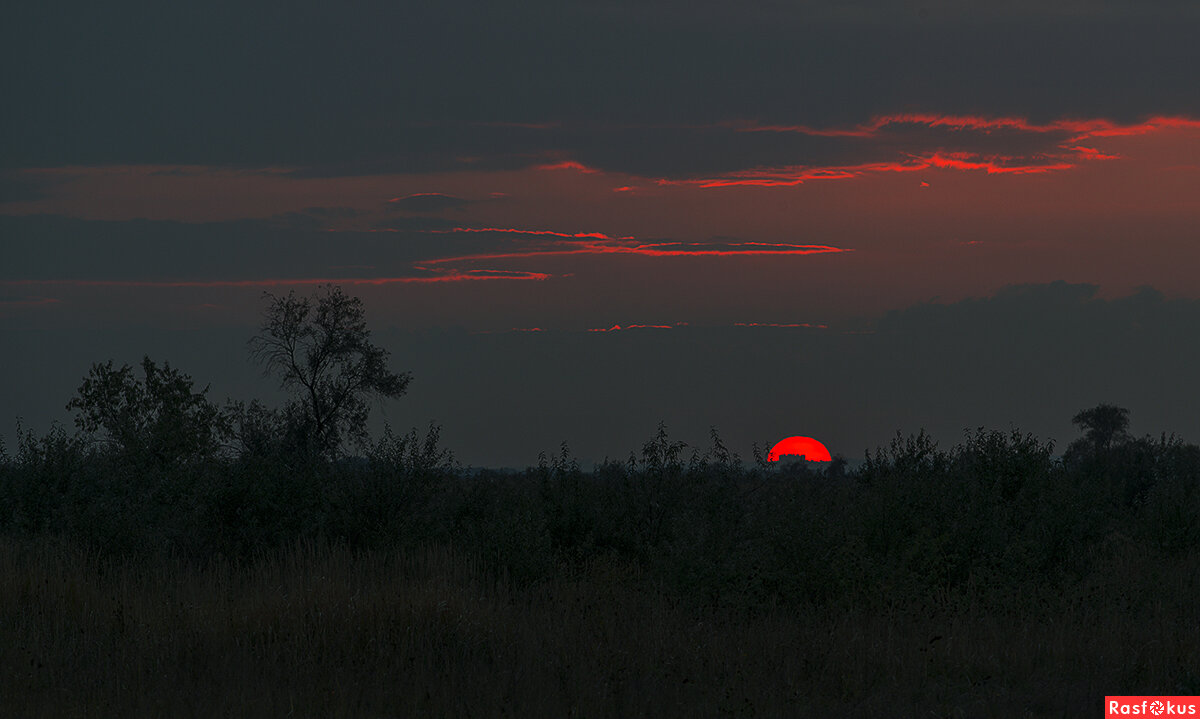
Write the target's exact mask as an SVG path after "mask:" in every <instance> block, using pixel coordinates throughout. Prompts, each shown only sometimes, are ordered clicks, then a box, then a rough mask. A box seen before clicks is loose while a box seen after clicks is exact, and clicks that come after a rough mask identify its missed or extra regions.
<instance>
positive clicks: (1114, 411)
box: [1071, 404, 1129, 451]
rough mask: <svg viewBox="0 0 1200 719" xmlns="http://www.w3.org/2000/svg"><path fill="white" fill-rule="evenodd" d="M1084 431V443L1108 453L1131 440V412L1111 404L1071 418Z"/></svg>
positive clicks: (1084, 411) (1093, 408) (1086, 410)
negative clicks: (1116, 446)
mask: <svg viewBox="0 0 1200 719" xmlns="http://www.w3.org/2000/svg"><path fill="white" fill-rule="evenodd" d="M1071 423H1072V424H1074V425H1075V426H1076V427H1079V428H1080V429H1081V430H1083V432H1084V435H1083V441H1084V442H1085V443H1086V444H1088V445H1090V447H1091V448H1092V449H1093V450H1096V451H1107V450H1109V449H1112V448H1113V447H1114V446H1115V445H1117V444H1121V443H1123V442H1126V441H1128V440H1129V432H1128V430H1129V410H1127V409H1125V408H1124V407H1117V406H1116V405H1111V404H1099V405H1096V406H1095V407H1092V408H1091V409H1085V410H1083V411H1082V412H1080V413H1079V414H1077V415H1075V416H1074V417H1072V418H1071Z"/></svg>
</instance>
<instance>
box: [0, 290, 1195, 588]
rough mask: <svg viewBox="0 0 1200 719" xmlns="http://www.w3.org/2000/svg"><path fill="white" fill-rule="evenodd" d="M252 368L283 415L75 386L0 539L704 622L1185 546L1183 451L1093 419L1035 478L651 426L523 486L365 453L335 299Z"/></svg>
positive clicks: (435, 447) (377, 382)
mask: <svg viewBox="0 0 1200 719" xmlns="http://www.w3.org/2000/svg"><path fill="white" fill-rule="evenodd" d="M268 299H269V303H268V304H269V306H268V310H267V312H266V317H265V320H264V323H263V329H262V333H261V334H260V335H259V336H258V337H256V338H254V340H252V343H251V349H252V352H254V354H255V356H256V357H258V358H259V359H261V360H262V361H263V363H264V366H265V368H266V369H267V371H268V372H269V373H270V374H273V375H274V376H275V377H276V378H277V379H278V380H279V381H280V383H281V384H282V385H283V386H284V387H285V388H288V389H291V390H292V391H293V398H292V400H291V401H290V402H289V403H287V404H285V405H284V406H283V407H280V408H268V407H266V406H264V405H262V404H261V403H259V402H256V401H255V402H250V403H244V402H240V401H227V402H226V403H225V404H224V405H223V406H218V405H217V404H214V403H213V402H212V401H211V400H210V399H209V398H208V397H207V390H199V391H197V389H196V388H195V387H194V385H193V382H192V380H191V378H190V377H189V376H187V375H186V374H183V373H182V372H180V371H178V370H176V369H174V368H172V367H170V366H169V365H165V364H164V365H162V366H160V365H158V364H156V363H155V362H153V361H152V360H150V359H149V358H147V359H145V360H144V361H143V362H142V366H141V368H140V369H141V372H140V375H141V376H140V377H139V376H138V372H137V371H135V369H134V368H131V367H128V366H124V367H119V368H117V367H114V366H113V364H112V363H111V362H109V363H105V364H96V365H94V366H93V367H92V368H91V371H90V373H89V374H88V376H87V377H86V378H85V380H84V381H83V383H82V384H81V386H80V387H79V389H78V391H77V393H76V395H75V396H74V397H73V398H71V400H70V402H69V403H68V405H67V407H68V409H70V410H72V411H73V412H74V413H75V425H76V431H75V432H73V433H72V432H68V431H67V430H66V429H64V428H62V427H56V428H54V429H52V430H51V431H50V432H48V433H47V434H45V435H40V436H39V435H36V434H34V433H33V432H31V431H21V430H18V434H19V436H18V441H17V449H16V452H15V454H14V455H12V456H9V455H8V454H6V453H5V452H4V449H3V443H0V534H4V535H7V536H10V537H17V538H20V537H41V538H44V537H59V538H63V539H65V540H68V541H71V542H76V543H82V544H85V545H87V546H90V547H94V548H96V549H97V550H98V551H101V552H105V553H114V554H126V555H140V554H153V555H162V554H168V555H172V556H175V557H181V558H184V559H186V560H188V561H196V562H201V563H203V562H207V561H210V560H212V559H213V558H218V557H223V558H226V559H228V558H237V557H248V556H251V555H256V554H262V553H269V552H273V551H275V550H277V549H279V548H280V547H284V546H289V545H294V543H295V542H296V541H316V542H322V543H328V544H331V545H338V546H342V547H345V548H349V549H356V548H364V549H365V548H372V549H374V548H424V547H430V546H449V547H453V548H454V549H455V550H456V551H462V552H467V553H470V554H472V555H474V556H477V557H479V558H480V559H481V560H482V561H483V562H485V564H486V565H487V566H489V567H490V568H491V571H494V572H497V573H503V574H505V575H506V576H508V577H509V578H510V579H511V580H513V581H518V582H539V581H542V580H548V579H551V578H560V577H562V576H563V575H564V573H566V574H567V575H570V574H571V573H573V572H576V571H580V570H583V569H585V568H587V567H594V566H595V565H596V564H597V563H604V564H607V565H611V566H619V567H624V568H625V569H626V570H628V574H629V576H631V577H632V576H637V577H641V578H642V581H648V582H651V583H653V584H654V585H655V586H658V587H660V588H663V589H664V590H667V591H669V592H671V593H676V594H678V595H680V596H688V597H691V598H694V599H696V600H698V601H700V602H703V603H706V604H718V605H741V606H761V605H763V604H770V603H784V604H804V603H809V604H813V603H816V604H821V603H829V602H846V601H855V602H860V603H867V604H871V603H878V602H888V601H892V600H896V599H903V598H909V599H916V600H919V601H926V600H929V599H930V598H937V601H940V602H952V601H958V600H960V599H961V600H969V601H974V600H977V599H983V600H985V601H1006V600H1005V599H1004V598H1006V597H1021V598H1022V601H1035V602H1036V601H1038V597H1044V598H1047V599H1048V600H1050V599H1052V598H1053V597H1055V596H1057V595H1058V594H1059V593H1060V591H1061V590H1063V589H1065V588H1067V587H1069V586H1071V585H1078V584H1079V583H1080V582H1086V581H1096V577H1097V576H1100V574H1103V573H1104V572H1106V571H1108V570H1109V569H1111V568H1112V567H1116V566H1119V565H1120V564H1121V562H1126V563H1129V562H1137V563H1140V564H1141V565H1142V566H1158V565H1156V564H1155V563H1156V562H1158V563H1159V564H1161V566H1168V565H1170V564H1172V563H1177V562H1178V561H1180V560H1183V559H1186V558H1187V557H1189V556H1194V555H1195V552H1196V550H1197V548H1198V546H1200V447H1197V446H1196V445H1193V444H1186V443H1184V442H1183V441H1182V440H1180V439H1178V438H1175V437H1173V436H1171V437H1168V436H1165V435H1164V436H1161V437H1159V438H1158V439H1153V438H1149V437H1145V438H1135V437H1133V436H1131V435H1130V434H1129V432H1128V426H1129V418H1128V412H1127V411H1126V410H1124V409H1121V408H1118V407H1114V406H1111V405H1100V406H1098V407H1095V408H1092V409H1089V410H1086V411H1083V412H1080V413H1079V414H1078V415H1076V416H1075V417H1074V422H1075V424H1076V425H1077V426H1078V427H1079V429H1080V430H1081V434H1082V436H1081V437H1080V438H1079V439H1077V440H1076V441H1075V442H1073V443H1072V444H1071V445H1070V446H1069V447H1067V449H1066V450H1065V451H1064V452H1063V453H1062V454H1061V456H1058V455H1056V454H1055V452H1054V447H1053V445H1052V444H1051V443H1050V442H1045V441H1042V440H1040V439H1038V438H1037V437H1034V436H1032V435H1029V434H1024V433H1021V432H1020V431H1017V430H1011V431H1008V432H1000V431H994V430H985V429H978V430H975V431H972V432H969V433H967V434H966V436H965V437H964V439H963V441H962V442H961V443H959V444H958V445H956V446H954V447H952V448H950V449H948V450H945V449H942V448H939V447H938V446H937V445H936V443H935V442H934V441H933V440H932V439H931V438H930V437H929V436H928V435H926V434H925V433H924V432H920V433H918V434H916V435H911V436H907V437H906V436H902V435H900V434H897V436H896V438H895V439H894V440H893V441H892V442H891V443H890V445H889V446H887V447H882V448H880V449H878V450H876V451H874V452H870V453H868V455H867V457H866V461H865V462H864V463H863V464H862V465H861V466H858V467H854V468H851V467H848V466H847V464H846V462H845V461H843V460H841V459H840V458H835V460H834V461H833V462H831V463H827V464H824V465H816V464H810V463H790V464H788V463H779V464H773V463H769V462H766V461H764V459H763V457H762V453H761V452H760V451H758V450H757V449H756V451H755V455H756V456H755V457H754V459H753V461H751V462H749V463H745V462H743V461H742V460H741V459H740V458H739V457H737V456H736V455H734V454H733V453H731V452H730V451H729V450H728V449H727V448H726V447H725V446H724V444H723V443H722V442H721V439H720V437H719V435H718V434H717V432H716V430H713V431H712V434H711V438H710V441H709V442H708V443H707V444H708V446H707V447H702V448H698V447H691V446H689V445H687V444H685V443H683V442H680V441H677V440H673V439H672V438H671V437H670V436H669V435H668V433H667V431H666V429H665V427H660V428H659V431H658V433H657V434H656V435H655V436H654V437H652V438H650V439H649V440H648V441H647V442H646V443H645V444H644V445H643V446H642V447H641V448H640V449H639V450H636V451H634V452H632V453H631V454H630V456H629V458H628V459H627V460H624V461H608V462H605V463H603V464H601V465H599V466H596V467H595V468H594V469H592V470H591V471H584V470H583V469H581V468H580V467H579V465H578V463H577V462H576V461H575V460H574V459H573V458H572V457H571V455H570V452H569V450H568V448H567V447H566V446H565V445H564V446H563V447H562V448H561V449H560V450H559V451H558V452H556V453H554V454H553V455H552V456H550V457H547V456H544V455H543V456H542V457H541V458H540V459H539V461H538V463H537V465H536V466H531V467H529V468H528V469H526V470H524V471H520V472H497V471H491V470H467V469H464V468H462V467H461V466H459V465H458V464H457V463H455V462H454V459H453V456H452V455H451V453H450V452H449V451H448V450H447V449H445V448H444V447H442V446H441V443H440V441H439V436H438V428H437V427H436V426H431V427H429V429H428V430H427V431H426V432H425V433H423V434H422V433H418V432H417V431H416V430H413V431H411V432H409V433H407V434H396V433H393V432H392V431H391V430H390V429H389V430H388V431H386V432H385V433H384V436H383V437H381V438H377V439H373V438H371V437H369V436H368V434H367V432H366V430H365V427H366V417H367V410H368V409H369V401H370V400H372V399H374V398H376V397H398V396H400V395H401V394H403V392H404V390H405V388H406V386H407V384H408V382H409V377H408V375H407V374H397V373H394V372H392V371H391V370H389V369H388V367H387V362H386V360H387V353H386V352H385V351H383V350H381V349H379V348H377V347H375V346H374V345H373V344H371V342H370V333H369V331H368V330H367V328H366V324H365V321H364V318H363V309H362V305H361V303H360V302H359V301H358V300H357V299H355V298H351V297H347V296H346V295H344V294H342V292H341V291H340V290H339V289H337V288H329V289H326V290H325V291H324V293H323V294H321V293H318V294H317V295H315V296H314V297H312V298H297V297H295V296H294V295H289V296H287V297H273V296H268Z"/></svg>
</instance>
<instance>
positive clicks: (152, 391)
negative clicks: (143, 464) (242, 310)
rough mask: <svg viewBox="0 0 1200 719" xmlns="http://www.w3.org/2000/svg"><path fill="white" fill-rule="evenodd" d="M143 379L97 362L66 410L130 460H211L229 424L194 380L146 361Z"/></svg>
mask: <svg viewBox="0 0 1200 719" xmlns="http://www.w3.org/2000/svg"><path fill="white" fill-rule="evenodd" d="M142 373H143V379H142V380H141V381H138V380H137V379H135V378H134V376H133V368H131V367H130V366H129V365H123V366H122V367H121V368H120V369H114V368H113V363H112V361H111V360H109V361H108V362H106V363H104V364H99V363H97V364H93V365H92V369H91V371H90V372H89V373H88V376H87V377H86V378H85V379H84V381H83V384H82V385H80V387H79V389H78V390H77V392H76V395H75V397H73V398H72V399H71V401H70V402H68V403H67V409H73V410H77V414H76V416H75V425H76V426H77V427H78V428H79V429H81V430H83V431H84V432H88V433H95V432H99V433H100V436H99V437H97V440H98V441H99V442H100V443H101V444H106V445H108V446H109V447H110V448H111V449H113V450H115V451H116V452H118V453H119V454H121V455H123V456H124V457H126V458H131V459H148V460H150V461H153V462H155V463H157V464H159V465H161V466H172V465H177V464H180V463H187V462H190V461H196V460H203V459H206V458H209V457H212V456H213V455H214V454H215V453H216V452H217V451H218V450H219V449H220V446H221V444H220V443H221V438H222V436H223V435H224V434H225V433H226V430H227V428H226V426H225V423H224V420H223V419H222V416H221V412H220V410H219V409H218V408H217V407H216V406H215V405H213V404H212V403H211V402H209V401H208V399H207V398H206V397H205V394H206V393H207V392H208V388H207V387H205V388H204V389H203V390H201V391H200V392H195V391H193V389H192V378H191V377H190V376H188V375H186V374H184V373H182V372H180V371H179V370H176V369H172V367H171V365H170V364H169V363H163V366H162V367H161V368H160V367H159V366H158V365H156V364H155V363H154V362H153V361H152V360H151V359H150V358H149V357H144V358H143V359H142Z"/></svg>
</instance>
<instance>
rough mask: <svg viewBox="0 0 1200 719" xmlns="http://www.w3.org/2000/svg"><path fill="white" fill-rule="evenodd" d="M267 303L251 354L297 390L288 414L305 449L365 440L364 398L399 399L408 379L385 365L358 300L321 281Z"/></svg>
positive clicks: (330, 451)
mask: <svg viewBox="0 0 1200 719" xmlns="http://www.w3.org/2000/svg"><path fill="white" fill-rule="evenodd" d="M264 297H266V298H267V299H268V300H269V306H268V307H267V311H266V315H265V318H264V321H263V325H262V331H261V332H260V333H259V334H258V335H257V336H255V337H254V338H253V339H251V340H250V350H251V354H252V356H253V357H254V358H255V359H257V360H258V361H259V362H261V363H263V364H264V365H265V366H266V372H267V374H278V375H279V377H280V381H281V384H282V386H283V387H284V388H285V389H291V390H292V391H293V392H294V393H295V398H294V400H293V403H292V405H291V406H289V408H288V409H287V410H285V412H284V414H285V416H290V417H291V420H290V422H291V424H293V425H295V427H294V429H297V430H298V431H299V433H300V434H301V436H302V437H303V438H304V442H305V445H306V449H307V450H309V451H310V452H313V453H315V454H319V455H325V456H334V455H336V454H337V453H338V452H339V451H340V449H341V447H342V444H343V443H344V441H345V440H347V439H351V440H355V441H358V442H360V443H361V442H363V441H365V440H366V436H367V431H366V422H367V414H368V409H369V405H368V400H369V398H371V397H372V396H374V397H377V398H380V399H382V398H397V397H400V396H401V395H403V394H404V391H405V389H407V387H408V383H409V381H410V380H411V376H410V375H409V374H408V373H407V372H405V373H400V374H397V373H394V372H392V371H390V370H389V369H388V368H387V359H388V352H387V350H384V349H382V348H380V347H377V346H375V345H374V344H372V343H371V331H370V330H368V329H367V325H366V321H365V320H364V318H363V304H362V300H360V299H359V298H357V297H351V296H349V295H347V294H345V293H344V292H342V289H341V288H340V287H336V286H332V285H331V286H327V287H326V288H324V290H323V291H321V290H318V291H317V292H316V293H315V294H314V295H313V296H312V297H297V296H296V293H295V292H294V291H293V292H289V293H288V294H287V296H284V297H277V296H275V295H272V294H271V293H269V292H267V293H264Z"/></svg>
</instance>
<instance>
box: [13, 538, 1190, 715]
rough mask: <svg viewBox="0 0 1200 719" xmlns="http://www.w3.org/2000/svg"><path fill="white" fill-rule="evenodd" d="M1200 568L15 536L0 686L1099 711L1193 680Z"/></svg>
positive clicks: (689, 706) (328, 700)
mask: <svg viewBox="0 0 1200 719" xmlns="http://www.w3.org/2000/svg"><path fill="white" fill-rule="evenodd" d="M1197 569H1198V567H1197V562H1196V561H1195V558H1189V559H1186V560H1181V561H1179V562H1178V563H1175V564H1173V565H1171V566H1161V567H1158V568H1156V569H1147V567H1146V566H1145V565H1144V564H1143V562H1142V561H1141V558H1139V557H1138V556H1136V554H1133V555H1128V556H1123V557H1120V558H1118V559H1117V560H1116V561H1114V562H1113V563H1112V564H1111V565H1109V566H1107V567H1106V568H1105V570H1104V571H1103V572H1101V573H1100V575H1098V576H1103V581H1098V582H1096V583H1094V584H1092V585H1090V586H1087V587H1084V586H1081V587H1079V588H1078V589H1077V591H1075V592H1074V593H1073V594H1072V595H1071V596H1067V597H1063V598H1062V599H1061V600H1060V601H1059V602H1058V603H1057V606H1053V607H1050V606H1041V607H1039V606H1038V605H1037V603H1036V602H1023V601H1020V600H1019V599H1014V602H1013V611H1008V612H1000V611H984V610H980V609H978V608H975V607H971V606H961V607H958V608H956V609H954V610H947V609H946V608H936V607H932V606H929V607H922V606H918V605H916V604H914V603H911V602H909V603H901V604H897V605H893V606H888V604H887V603H886V602H885V603H882V604H877V605H876V606H875V607H874V608H870V609H866V608H862V607H855V606H850V605H842V604H827V605H825V606H807V607H805V606H774V607H760V608H758V609H756V610H753V611H748V610H744V609H732V608H728V609H720V608H712V607H702V606H695V605H692V604H690V603H689V602H687V601H686V600H681V599H679V598H677V597H670V596H665V595H664V594H662V593H660V592H658V591H656V590H655V589H654V587H653V583H652V582H649V581H647V578H646V577H644V576H640V575H639V572H638V570H637V569H636V568H634V567H631V566H628V565H624V564H621V563H616V562H593V563H591V564H590V566H588V567H587V568H586V569H585V570H582V571H577V572H573V573H572V575H573V576H563V577H561V578H557V579H551V580H546V581H540V582H536V583H532V584H529V585H526V586H516V585H514V583H513V582H511V581H509V580H508V579H506V578H505V577H503V576H497V574H496V573H495V572H494V571H492V570H491V569H489V568H488V567H486V566H484V565H483V564H481V563H480V562H478V561H473V560H472V559H471V558H470V557H469V556H466V555H463V554H460V553H457V552H455V551H452V550H450V549H447V548H445V547H437V548H427V549H422V550H408V551H398V550H397V551H386V550H364V551H350V550H346V549H337V548H329V547H324V546H318V545H314V544H312V543H298V544H295V545H293V546H291V547H289V548H287V549H286V550H284V551H282V552H279V553H272V554H270V555H263V556H260V557H258V558H255V559H250V560H244V561H230V560H215V561H212V562H209V563H207V565H206V566H197V565H189V564H187V563H184V562H180V561H176V560H171V559H167V558H159V559H139V560H133V559H128V558H127V559H120V558H106V557H102V556H99V555H97V554H96V553H95V552H89V551H86V550H84V549H82V548H80V547H79V546H77V545H73V544H70V543H67V544H64V543H59V542H52V541H36V542H18V541H14V540H5V541H3V542H2V543H0V633H2V634H3V636H4V638H5V641H4V642H0V696H2V697H3V704H4V706H5V713H6V714H7V715H9V716H22V717H59V716H72V717H92V716H123V717H133V716H180V717H188V716H195V717H211V716H231V717H237V716H245V717H263V716H313V717H317V716H321V717H390V716H397V717H401V716H478V717H493V716H496V717H498V716H545V717H551V716H554V717H567V716H580V717H628V716H862V717H878V716H889V715H890V716H964V717H979V716H1009V717H1013V716H1098V715H1099V711H1100V705H1101V702H1102V698H1103V696H1104V695H1105V694H1136V693H1143V692H1146V693H1149V692H1169V693H1179V694H1194V693H1200V676H1197V674H1196V667H1197V665H1196V662H1197V657H1200V603H1197V602H1196V601H1195V597H1196V596H1197V590H1198V589H1200V585H1198V583H1197V577H1198V573H1197ZM1022 606H1023V607H1024V609H1023V610H1022V611H1017V610H1016V609H1017V607H1022Z"/></svg>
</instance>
